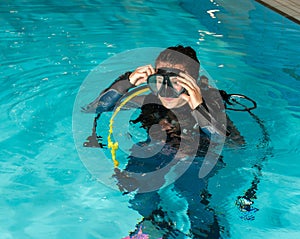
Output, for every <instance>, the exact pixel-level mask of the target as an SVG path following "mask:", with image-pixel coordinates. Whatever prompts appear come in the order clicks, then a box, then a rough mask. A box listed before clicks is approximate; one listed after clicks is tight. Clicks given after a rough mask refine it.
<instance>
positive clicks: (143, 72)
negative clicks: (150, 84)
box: [129, 65, 155, 86]
mask: <svg viewBox="0 0 300 239" xmlns="http://www.w3.org/2000/svg"><path fill="white" fill-rule="evenodd" d="M154 73H155V70H154V68H153V67H152V66H151V65H146V66H140V67H138V68H136V69H135V71H134V72H132V73H131V74H130V75H129V81H130V83H131V84H133V85H135V86H138V85H140V84H142V83H145V82H147V79H148V76H150V75H153V74H154Z"/></svg>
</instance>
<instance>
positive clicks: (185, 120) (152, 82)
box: [84, 45, 244, 239]
mask: <svg viewBox="0 0 300 239" xmlns="http://www.w3.org/2000/svg"><path fill="white" fill-rule="evenodd" d="M199 70H200V62H199V60H198V58H197V55H196V52H195V51H194V50H193V49H192V48H191V47H183V46H181V45H179V46H175V47H169V48H167V49H165V50H164V51H162V52H161V53H160V54H159V56H158V57H157V59H156V62H155V67H153V66H152V65H146V66H141V67H138V68H137V69H135V70H134V71H133V72H127V73H125V74H124V75H122V76H120V77H119V78H118V79H117V80H116V81H115V82H113V84H112V85H111V86H110V87H108V88H107V89H105V90H104V91H103V92H102V93H101V94H100V95H99V97H98V98H97V99H96V100H94V101H93V102H92V103H90V104H89V105H88V106H87V107H86V108H85V109H84V110H85V111H86V112H95V113H96V114H98V117H99V115H100V114H101V113H102V112H105V111H112V110H113V109H114V107H115V105H116V104H117V102H118V100H119V99H120V98H121V97H122V96H123V95H124V94H126V93H127V92H128V91H130V90H131V89H133V88H135V87H137V86H139V85H141V84H144V83H146V84H147V85H148V87H149V88H150V89H151V91H152V92H151V94H149V95H146V96H143V97H141V98H139V100H140V101H141V102H140V105H141V113H140V115H139V116H138V117H137V118H136V119H134V120H132V121H131V123H132V124H140V125H141V127H142V128H143V129H145V131H146V132H147V133H148V135H149V137H148V139H147V140H146V141H144V142H139V143H138V144H137V145H134V146H133V147H132V149H131V152H132V154H131V155H130V156H129V157H128V159H129V160H128V163H127V165H126V168H125V169H124V170H123V171H121V170H119V169H118V168H116V169H115V174H114V177H115V178H116V179H117V180H118V182H117V184H118V186H119V188H120V190H122V191H123V192H124V193H130V192H133V191H135V192H136V194H135V195H134V197H133V198H132V199H131V200H130V203H131V207H132V208H133V209H134V210H137V211H138V212H139V213H140V214H141V215H142V216H143V218H144V219H143V221H142V222H140V225H143V227H144V228H145V230H146V231H147V233H152V234H153V231H154V229H156V231H157V236H160V237H162V238H187V237H188V238H210V239H212V238H220V231H221V228H220V226H219V223H218V220H217V216H216V215H215V213H214V210H213V209H212V208H211V207H210V206H209V193H208V191H207V181H208V178H209V177H211V176H213V175H214V174H215V173H216V172H217V170H218V169H219V168H222V167H223V162H222V158H221V157H219V156H218V155H217V156H216V157H217V161H216V166H215V167H214V168H213V169H212V170H211V171H210V172H209V173H208V174H207V175H206V176H205V177H199V170H200V168H201V166H202V164H203V162H204V159H205V156H206V154H207V152H208V150H209V147H210V145H211V144H216V145H217V144H218V142H217V141H218V140H216V142H213V140H212V138H214V139H219V138H222V137H223V138H224V137H227V140H231V141H234V142H236V143H237V144H243V143H244V139H243V137H242V136H241V135H240V133H239V132H238V130H237V129H236V128H235V127H234V125H233V124H232V122H231V121H230V119H229V118H228V117H227V115H226V113H225V110H224V104H223V102H222V97H220V92H219V90H217V89H214V88H212V87H210V86H209V85H208V80H207V78H206V77H200V79H199ZM198 79H199V80H198ZM219 99H221V100H219ZM96 118H97V117H96ZM153 126H155V127H153ZM162 136H163V138H162ZM215 136H216V137H215ZM157 145H159V146H160V147H158V148H159V149H160V150H159V151H158V152H156V153H155V154H153V155H150V156H149V157H147V155H146V156H145V157H141V156H140V155H139V154H138V153H137V152H139V150H140V149H141V147H142V148H147V149H149V150H150V151H155V150H154V149H153V148H157ZM149 150H148V151H149ZM142 152H143V153H144V154H146V152H147V150H144V151H142ZM191 154H194V155H193V156H195V157H194V158H193V160H192V161H188V160H187V157H188V156H189V155H191ZM174 159H175V160H174ZM186 162H188V167H185V168H184V170H183V171H182V170H180V169H179V167H177V166H178V165H180V167H181V166H182V165H184V164H185V163H186ZM206 163H211V162H206ZM167 165H169V166H170V167H169V168H167V170H165V171H164V173H162V174H159V175H158V176H157V175H156V177H155V178H154V177H153V178H150V180H142V179H141V178H142V177H140V178H135V177H133V176H132V174H131V173H135V174H137V173H140V174H141V175H146V174H147V173H149V172H153V171H157V170H161V169H165V168H166V166H167ZM172 175H173V176H172ZM174 175H175V176H174ZM148 179H149V178H148ZM168 181H171V183H168ZM151 184H155V188H156V190H151V189H152V187H151ZM149 185H150V186H149ZM140 225H138V226H137V230H139V228H140ZM157 229H158V230H157ZM148 231H149V232H148ZM150 231H151V232H150ZM134 233H136V232H132V234H134ZM154 234H155V233H154ZM155 236H156V235H155ZM151 238H152V237H151Z"/></svg>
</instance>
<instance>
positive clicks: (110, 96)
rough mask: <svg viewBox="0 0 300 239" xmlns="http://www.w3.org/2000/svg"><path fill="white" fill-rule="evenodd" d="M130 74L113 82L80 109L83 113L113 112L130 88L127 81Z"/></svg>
mask: <svg viewBox="0 0 300 239" xmlns="http://www.w3.org/2000/svg"><path fill="white" fill-rule="evenodd" d="M130 74H131V72H126V73H125V74H123V75H121V76H120V77H119V78H118V79H117V80H115V81H114V82H113V83H112V84H111V85H110V86H109V87H108V88H107V89H105V90H104V91H102V92H101V93H100V95H99V96H98V97H97V98H96V99H95V100H94V101H93V102H91V103H89V104H88V105H87V106H86V107H84V108H82V110H83V111H84V112H85V113H97V114H99V113H102V112H105V111H111V110H113V108H114V106H115V104H116V103H117V101H118V100H119V99H120V98H121V97H122V96H123V95H124V94H125V93H126V92H127V91H128V90H129V89H130V88H132V87H134V85H133V84H131V82H130V81H129V76H130Z"/></svg>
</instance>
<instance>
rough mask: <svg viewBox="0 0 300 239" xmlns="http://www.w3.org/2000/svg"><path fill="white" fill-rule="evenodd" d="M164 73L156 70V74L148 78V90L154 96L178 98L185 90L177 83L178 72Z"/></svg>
mask: <svg viewBox="0 0 300 239" xmlns="http://www.w3.org/2000/svg"><path fill="white" fill-rule="evenodd" d="M174 70H175V71H176V73H175V72H172V71H166V70H162V69H158V73H157V74H154V75H151V76H149V77H148V80H147V82H148V85H149V88H150V89H151V90H152V92H153V93H154V94H155V95H160V96H161V97H168V98H178V97H179V95H180V94H182V93H183V92H185V89H184V88H183V87H181V86H180V85H179V84H178V83H177V82H178V73H179V72H178V70H177V69H174Z"/></svg>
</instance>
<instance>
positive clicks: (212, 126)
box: [191, 103, 226, 136]
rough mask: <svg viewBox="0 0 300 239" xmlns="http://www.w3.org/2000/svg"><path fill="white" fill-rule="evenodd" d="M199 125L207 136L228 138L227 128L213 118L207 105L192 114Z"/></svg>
mask: <svg viewBox="0 0 300 239" xmlns="http://www.w3.org/2000/svg"><path fill="white" fill-rule="evenodd" d="M191 114H192V116H193V117H194V118H195V120H196V122H197V124H198V125H199V127H200V128H201V130H202V131H203V132H204V133H206V134H207V135H220V136H226V126H225V125H224V124H221V123H219V122H217V120H215V119H214V117H212V115H211V114H210V113H209V110H208V108H207V106H206V105H205V103H202V104H200V105H198V106H197V107H196V108H195V109H194V110H193V111H192V112H191Z"/></svg>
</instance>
